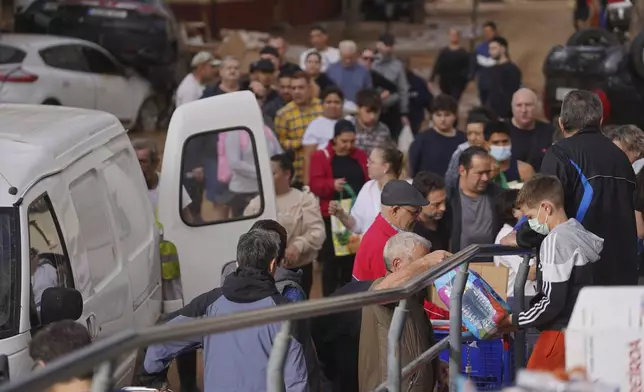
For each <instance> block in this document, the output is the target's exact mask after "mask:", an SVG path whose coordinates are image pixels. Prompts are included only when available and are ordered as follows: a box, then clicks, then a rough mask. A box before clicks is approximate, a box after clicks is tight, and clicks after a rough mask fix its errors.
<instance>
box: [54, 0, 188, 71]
mask: <svg viewBox="0 0 644 392" xmlns="http://www.w3.org/2000/svg"><path fill="white" fill-rule="evenodd" d="M48 33H50V34H55V35H63V36H70V37H76V38H81V39H85V40H87V41H91V42H94V43H97V44H99V45H101V46H102V47H104V48H105V49H107V50H108V51H109V52H110V53H112V54H113V55H114V56H115V57H116V58H117V59H119V61H121V62H122V63H124V64H125V65H129V66H132V67H135V68H136V69H137V70H138V71H139V72H142V73H145V72H144V71H145V69H146V68H148V67H150V66H159V65H171V64H174V63H176V61H177V59H178V43H179V33H178V27H177V23H176V20H175V18H174V15H173V14H172V12H171V11H170V9H169V8H168V7H167V6H166V5H165V4H164V3H163V1H162V0H118V1H109V2H96V1H91V0H62V1H59V3H58V6H57V9H56V12H55V13H54V15H53V16H52V18H51V21H50V22H49V26H48Z"/></svg>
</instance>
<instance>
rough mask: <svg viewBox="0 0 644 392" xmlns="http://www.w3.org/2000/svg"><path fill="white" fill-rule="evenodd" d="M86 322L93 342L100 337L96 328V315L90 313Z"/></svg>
mask: <svg viewBox="0 0 644 392" xmlns="http://www.w3.org/2000/svg"><path fill="white" fill-rule="evenodd" d="M85 322H86V324H87V332H89V336H90V337H91V338H92V340H93V339H94V338H96V336H97V335H98V330H97V328H96V314H95V313H90V315H89V316H87V318H86V319H85Z"/></svg>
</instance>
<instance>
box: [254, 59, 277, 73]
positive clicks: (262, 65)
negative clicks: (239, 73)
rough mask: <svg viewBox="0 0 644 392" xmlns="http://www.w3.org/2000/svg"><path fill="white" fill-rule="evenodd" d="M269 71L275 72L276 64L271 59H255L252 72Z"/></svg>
mask: <svg viewBox="0 0 644 392" xmlns="http://www.w3.org/2000/svg"><path fill="white" fill-rule="evenodd" d="M257 71H259V72H267V73H273V72H275V64H273V62H272V61H271V60H267V59H260V60H257V61H254V62H253V63H252V64H251V65H250V72H257Z"/></svg>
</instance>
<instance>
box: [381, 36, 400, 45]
mask: <svg viewBox="0 0 644 392" xmlns="http://www.w3.org/2000/svg"><path fill="white" fill-rule="evenodd" d="M378 41H379V42H382V43H383V44H385V45H387V46H394V45H395V44H396V37H394V35H393V34H391V33H382V34H380V38H379V39H378Z"/></svg>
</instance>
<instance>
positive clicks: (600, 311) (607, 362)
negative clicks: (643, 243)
mask: <svg viewBox="0 0 644 392" xmlns="http://www.w3.org/2000/svg"><path fill="white" fill-rule="evenodd" d="M643 317H644V287H615V288H609V287H588V288H585V289H583V290H582V291H581V292H580V294H579V297H578V298H577V303H576V304H575V308H574V310H573V314H572V317H571V319H570V322H569V323H568V328H567V329H566V331H565V339H566V368H567V369H568V370H571V369H575V368H584V369H586V372H587V375H588V377H589V379H590V380H598V381H602V382H604V383H607V384H611V385H615V386H618V387H619V388H620V390H621V391H642V389H643V388H644V381H643V379H644V366H642V360H643V358H644V323H643Z"/></svg>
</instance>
